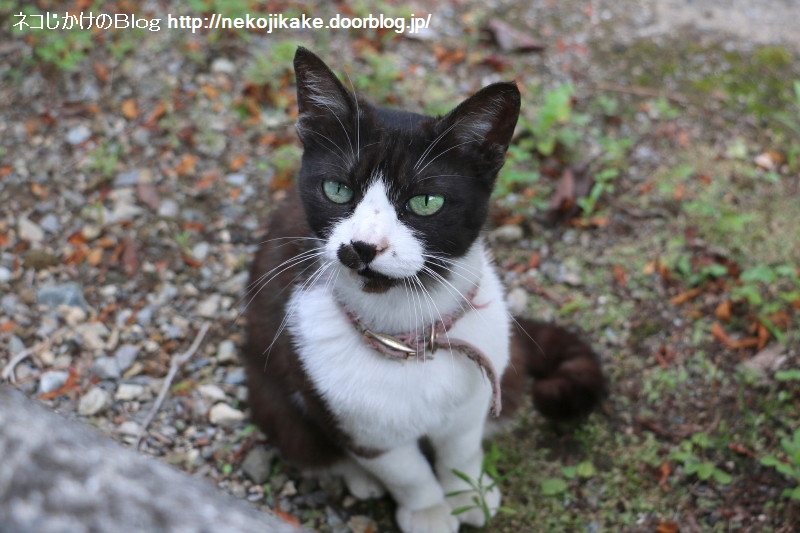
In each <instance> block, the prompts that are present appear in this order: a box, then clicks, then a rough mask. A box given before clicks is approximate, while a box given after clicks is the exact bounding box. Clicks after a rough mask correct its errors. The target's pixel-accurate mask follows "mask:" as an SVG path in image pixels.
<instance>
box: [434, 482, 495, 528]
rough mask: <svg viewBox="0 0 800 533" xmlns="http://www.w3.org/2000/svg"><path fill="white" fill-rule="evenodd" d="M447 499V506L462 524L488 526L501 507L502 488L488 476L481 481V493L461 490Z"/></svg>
mask: <svg viewBox="0 0 800 533" xmlns="http://www.w3.org/2000/svg"><path fill="white" fill-rule="evenodd" d="M453 492H454V493H455V494H454V495H453V496H450V497H448V498H447V504H448V505H449V506H450V508H451V509H452V512H454V513H457V514H456V515H455V516H456V518H458V520H459V521H460V522H461V523H462V524H467V525H470V526H475V527H483V526H485V525H486V522H487V519H488V518H491V517H493V516H494V515H495V514H497V509H498V508H499V507H500V500H501V497H502V495H501V493H500V487H498V486H497V484H496V483H495V482H494V480H493V479H492V478H491V477H489V476H488V475H486V474H484V475H483V479H482V480H481V493H480V494H479V493H478V492H477V491H475V490H468V489H460V490H456V491H453Z"/></svg>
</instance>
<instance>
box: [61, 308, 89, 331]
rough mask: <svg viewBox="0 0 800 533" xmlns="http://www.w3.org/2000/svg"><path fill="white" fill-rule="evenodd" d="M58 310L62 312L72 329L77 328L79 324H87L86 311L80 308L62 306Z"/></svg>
mask: <svg viewBox="0 0 800 533" xmlns="http://www.w3.org/2000/svg"><path fill="white" fill-rule="evenodd" d="M58 309H59V312H61V315H62V316H63V317H64V322H66V323H67V325H68V326H70V327H75V326H77V325H78V324H83V323H84V322H86V318H87V316H88V315H87V314H86V311H84V310H83V309H81V308H80V307H75V306H71V305H60V306H59V307H58Z"/></svg>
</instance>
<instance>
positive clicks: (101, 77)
mask: <svg viewBox="0 0 800 533" xmlns="http://www.w3.org/2000/svg"><path fill="white" fill-rule="evenodd" d="M92 67H94V75H95V76H97V81H99V82H100V83H102V84H103V85H105V84H106V83H108V67H106V66H105V65H104V64H102V63H101V62H99V61H95V62H94V64H92Z"/></svg>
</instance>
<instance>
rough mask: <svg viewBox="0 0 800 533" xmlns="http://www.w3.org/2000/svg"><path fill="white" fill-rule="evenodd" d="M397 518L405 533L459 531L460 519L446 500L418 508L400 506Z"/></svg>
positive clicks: (446, 532) (456, 532)
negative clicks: (454, 514)
mask: <svg viewBox="0 0 800 533" xmlns="http://www.w3.org/2000/svg"><path fill="white" fill-rule="evenodd" d="M396 518H397V525H399V526H400V529H401V530H402V531H403V533H458V519H457V518H456V517H455V516H453V512H452V510H451V509H450V506H449V505H447V504H446V503H445V502H440V503H437V504H436V505H433V506H431V507H426V508H424V509H416V510H411V509H409V508H407V507H398V508H397V515H396Z"/></svg>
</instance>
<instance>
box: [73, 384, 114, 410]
mask: <svg viewBox="0 0 800 533" xmlns="http://www.w3.org/2000/svg"><path fill="white" fill-rule="evenodd" d="M109 405H111V395H110V394H109V393H108V392H107V391H106V390H105V389H102V388H100V387H92V388H91V389H89V391H88V392H87V393H86V394H84V395H83V396H82V397H81V399H80V400H79V401H78V414H79V415H82V416H94V415H96V414H98V413H100V412H101V411H104V410H105V409H106V408H107V407H108V406H109Z"/></svg>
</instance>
